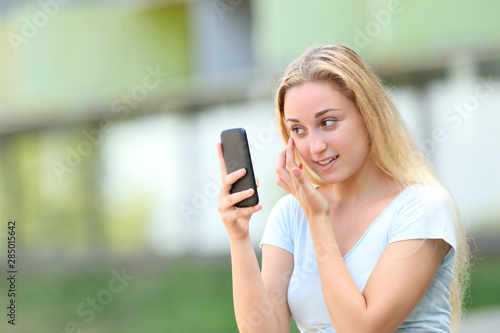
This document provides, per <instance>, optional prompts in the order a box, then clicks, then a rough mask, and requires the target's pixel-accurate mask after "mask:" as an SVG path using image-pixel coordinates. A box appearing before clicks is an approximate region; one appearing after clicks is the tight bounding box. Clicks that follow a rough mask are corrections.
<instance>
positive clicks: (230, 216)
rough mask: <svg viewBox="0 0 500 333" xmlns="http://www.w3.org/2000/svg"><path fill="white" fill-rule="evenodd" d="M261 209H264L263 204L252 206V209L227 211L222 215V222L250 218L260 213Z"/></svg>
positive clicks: (244, 208)
mask: <svg viewBox="0 0 500 333" xmlns="http://www.w3.org/2000/svg"><path fill="white" fill-rule="evenodd" d="M261 209H262V205H261V204H257V205H255V206H252V207H243V208H236V209H230V210H226V211H224V212H223V213H221V217H222V220H228V221H235V220H237V219H238V218H241V217H244V218H248V217H249V216H251V215H252V214H253V213H255V212H258V211H259V210H261Z"/></svg>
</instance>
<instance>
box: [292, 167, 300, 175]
mask: <svg viewBox="0 0 500 333" xmlns="http://www.w3.org/2000/svg"><path fill="white" fill-rule="evenodd" d="M292 173H293V175H294V176H298V175H299V174H300V170H299V168H293V169H292Z"/></svg>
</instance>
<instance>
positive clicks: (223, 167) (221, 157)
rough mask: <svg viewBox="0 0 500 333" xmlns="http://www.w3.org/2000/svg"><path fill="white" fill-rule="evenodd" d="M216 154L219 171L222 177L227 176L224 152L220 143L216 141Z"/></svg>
mask: <svg viewBox="0 0 500 333" xmlns="http://www.w3.org/2000/svg"><path fill="white" fill-rule="evenodd" d="M217 154H218V155H219V164H220V173H221V175H222V178H224V177H226V176H227V169H226V161H224V153H223V152H222V143H220V142H217Z"/></svg>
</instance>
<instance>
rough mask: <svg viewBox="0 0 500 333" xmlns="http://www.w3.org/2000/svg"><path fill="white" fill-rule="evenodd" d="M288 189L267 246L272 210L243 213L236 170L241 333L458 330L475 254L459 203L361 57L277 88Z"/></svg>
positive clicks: (326, 52) (227, 180) (299, 63)
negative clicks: (257, 241)
mask: <svg viewBox="0 0 500 333" xmlns="http://www.w3.org/2000/svg"><path fill="white" fill-rule="evenodd" d="M277 109H278V119H279V123H280V128H281V135H282V137H283V139H284V141H285V142H286V143H287V144H286V148H285V149H284V150H283V152H282V153H281V154H280V156H279V161H278V167H277V169H276V173H277V183H278V185H279V186H280V187H282V188H283V189H285V190H286V191H288V192H289V193H290V194H289V195H287V196H285V197H284V198H282V199H281V200H280V201H279V202H278V203H277V204H276V205H275V207H274V208H273V210H272V212H271V214H270V216H269V219H268V222H267V225H266V230H265V232H264V236H263V238H262V242H261V246H262V272H260V270H259V265H258V261H257V258H256V255H255V252H254V249H253V247H252V243H251V241H250V238H249V233H248V230H249V220H250V217H251V216H252V214H253V213H255V212H257V211H258V210H260V209H261V205H260V204H259V205H257V206H255V207H249V208H235V207H234V204H235V203H237V202H239V201H241V200H242V199H244V198H247V197H250V196H251V195H252V190H247V191H243V192H239V193H234V194H230V188H231V185H232V184H233V183H234V182H235V181H236V180H237V179H239V178H240V177H242V176H243V175H244V172H245V171H244V170H239V171H236V172H233V173H231V174H229V175H228V174H227V172H226V169H225V165H224V160H223V155H222V150H221V146H220V144H219V145H218V151H219V160H220V163H221V171H222V175H223V181H222V185H221V192H220V196H219V207H218V209H219V212H220V214H221V217H222V220H223V222H224V225H225V227H226V229H227V232H228V234H229V239H230V244H231V257H232V270H233V292H234V309H235V315H236V320H237V323H238V327H239V329H240V331H241V332H289V330H290V322H291V317H292V316H293V318H294V319H295V321H296V323H297V325H298V327H299V329H300V330H301V332H350V333H352V332H363V333H367V332H377V333H382V332H394V331H396V332H451V331H452V330H453V329H455V327H456V324H457V322H458V320H459V317H460V313H461V301H462V291H463V284H464V280H465V277H466V267H467V263H468V252H467V245H466V239H465V235H464V230H463V227H462V225H461V222H460V219H459V217H458V214H457V210H456V206H455V204H454V202H453V200H452V198H451V196H450V195H449V193H448V192H447V191H446V189H445V188H444V187H443V186H442V185H441V183H440V181H439V179H438V177H437V176H436V174H435V173H434V171H433V170H432V168H431V166H430V165H429V163H428V162H427V161H426V159H425V156H424V155H423V154H422V152H421V151H420V150H419V149H418V146H417V145H416V144H415V142H414V140H413V139H412V137H411V135H410V134H409V132H408V130H407V129H406V127H405V125H404V123H403V121H402V120H401V118H400V116H399V114H398V112H397V110H396V109H395V107H394V105H393V103H392V102H391V101H390V99H389V97H388V96H387V94H386V93H385V91H384V89H383V86H382V85H381V83H380V81H379V80H378V78H377V77H376V76H375V75H374V74H373V72H372V71H371V69H370V68H369V67H368V66H367V65H366V64H365V63H363V62H362V60H361V59H360V58H359V57H358V56H357V55H356V54H355V53H354V52H353V51H352V50H350V49H348V48H346V47H342V46H336V45H326V46H320V47H314V48H312V49H310V50H308V51H306V52H305V53H304V54H303V55H302V56H300V57H299V58H298V59H296V60H295V61H294V62H292V63H291V64H290V66H289V67H288V69H287V71H286V73H285V75H284V77H283V79H282V81H281V84H280V86H279V88H278V92H277Z"/></svg>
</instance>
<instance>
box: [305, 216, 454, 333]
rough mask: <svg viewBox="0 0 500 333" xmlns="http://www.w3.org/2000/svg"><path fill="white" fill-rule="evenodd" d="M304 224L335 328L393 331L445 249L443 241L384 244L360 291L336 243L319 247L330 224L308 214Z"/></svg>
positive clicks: (427, 282) (423, 288)
mask: <svg viewBox="0 0 500 333" xmlns="http://www.w3.org/2000/svg"><path fill="white" fill-rule="evenodd" d="M310 228H311V234H312V237H313V242H314V246H315V251H316V255H317V257H318V258H321V259H318V260H317V261H318V271H319V274H320V280H321V287H322V289H323V295H324V297H325V301H326V304H327V308H328V312H329V314H330V317H331V318H332V322H333V323H334V326H335V328H336V330H337V332H339V333H340V332H379V333H380V332H394V331H395V330H396V329H397V327H398V326H399V325H401V323H402V322H403V321H404V320H405V319H406V317H408V315H409V314H410V313H411V312H412V311H413V309H414V308H415V307H416V306H417V304H418V302H419V301H420V299H421V298H422V296H423V295H424V293H425V291H426V290H427V287H428V286H429V285H430V283H431V281H432V279H433V277H434V275H435V274H436V272H437V269H438V268H439V265H440V263H441V261H442V259H443V257H444V256H445V254H446V252H447V251H448V250H449V248H450V246H449V245H448V244H447V243H446V242H444V241H443V240H425V241H424V240H421V239H416V240H407V241H400V242H395V243H391V244H389V245H388V246H387V248H386V249H385V250H384V252H383V253H382V255H381V257H380V259H379V261H378V262H377V265H376V266H375V268H374V270H373V272H372V273H371V275H370V278H369V279H368V282H367V284H366V286H365V288H364V290H363V293H361V292H360V291H359V290H358V288H357V287H356V285H355V283H354V281H353V279H352V277H351V276H350V274H349V272H348V270H347V267H346V266H345V264H344V262H343V259H342V256H341V254H340V251H339V250H338V248H336V247H333V246H329V247H324V246H321V242H323V241H324V240H325V239H326V237H327V235H330V236H333V231H332V229H331V225H330V224H329V223H328V224H327V223H324V222H321V219H312V220H311V222H310ZM329 240H330V241H331V238H330V239H329ZM325 248H326V249H328V250H327V251H326V252H325ZM319 249H321V253H318V252H319Z"/></svg>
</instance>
